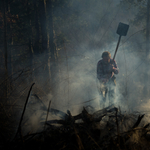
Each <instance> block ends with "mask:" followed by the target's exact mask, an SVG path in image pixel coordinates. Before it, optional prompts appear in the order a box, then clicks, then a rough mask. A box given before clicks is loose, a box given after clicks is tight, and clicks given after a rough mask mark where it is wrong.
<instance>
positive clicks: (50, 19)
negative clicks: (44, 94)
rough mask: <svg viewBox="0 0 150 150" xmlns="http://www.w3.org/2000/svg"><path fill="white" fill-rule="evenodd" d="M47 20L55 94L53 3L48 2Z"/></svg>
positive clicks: (52, 81) (52, 83)
mask: <svg viewBox="0 0 150 150" xmlns="http://www.w3.org/2000/svg"><path fill="white" fill-rule="evenodd" d="M46 6H47V7H46V10H47V16H48V18H47V20H48V27H47V28H48V37H49V42H48V43H49V50H50V72H51V79H50V81H51V82H50V83H51V88H52V93H53V94H54V89H55V82H56V77H55V76H56V46H55V43H54V28H53V2H52V0H48V1H47V5H46Z"/></svg>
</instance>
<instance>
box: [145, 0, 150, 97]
mask: <svg viewBox="0 0 150 150" xmlns="http://www.w3.org/2000/svg"><path fill="white" fill-rule="evenodd" d="M149 28H150V0H147V20H146V57H145V59H146V61H145V63H146V64H145V73H146V74H145V87H144V94H145V97H148V96H149V76H148V72H149V68H148V67H147V66H149V49H150V41H149V36H150V29H149Z"/></svg>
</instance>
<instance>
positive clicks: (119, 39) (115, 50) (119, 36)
mask: <svg viewBox="0 0 150 150" xmlns="http://www.w3.org/2000/svg"><path fill="white" fill-rule="evenodd" d="M120 40H121V35H120V36H119V39H118V43H117V46H116V50H115V54H114V57H113V60H114V59H115V56H116V53H117V50H118V47H119V43H120Z"/></svg>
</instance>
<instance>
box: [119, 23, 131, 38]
mask: <svg viewBox="0 0 150 150" xmlns="http://www.w3.org/2000/svg"><path fill="white" fill-rule="evenodd" d="M128 29H129V25H127V24H124V23H121V22H120V23H119V25H118V28H117V34H119V35H120V36H126V35H127V32H128Z"/></svg>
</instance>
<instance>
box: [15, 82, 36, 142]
mask: <svg viewBox="0 0 150 150" xmlns="http://www.w3.org/2000/svg"><path fill="white" fill-rule="evenodd" d="M34 84H35V83H33V84H32V85H31V87H30V90H29V92H28V96H27V99H26V102H25V105H24V109H23V112H22V115H21V119H20V122H19V126H18V130H17V132H16V135H15V138H16V137H17V134H18V132H19V133H20V137H21V138H22V141H23V137H22V134H21V123H22V120H23V116H24V113H25V110H26V106H27V102H28V99H29V96H30V93H31V90H32V87H33V85H34ZM15 138H14V139H15Z"/></svg>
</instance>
